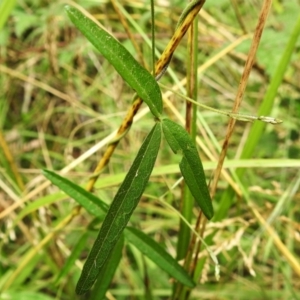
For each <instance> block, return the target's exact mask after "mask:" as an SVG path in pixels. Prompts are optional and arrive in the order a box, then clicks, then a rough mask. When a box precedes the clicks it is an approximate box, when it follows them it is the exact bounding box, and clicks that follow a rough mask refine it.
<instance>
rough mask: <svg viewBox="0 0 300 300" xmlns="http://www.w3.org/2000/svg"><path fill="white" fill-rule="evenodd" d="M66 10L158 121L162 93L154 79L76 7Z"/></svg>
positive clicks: (122, 47) (161, 107) (121, 46)
mask: <svg viewBox="0 0 300 300" xmlns="http://www.w3.org/2000/svg"><path fill="white" fill-rule="evenodd" d="M65 9H66V12H67V13H68V16H69V18H70V19H71V21H72V22H73V23H74V25H75V26H76V27H77V28H78V29H79V30H80V31H81V32H82V34H83V35H84V36H85V37H86V38H87V39H88V40H89V41H90V42H91V43H92V44H93V45H94V46H95V48H96V49H97V50H98V51H99V52H100V53H101V54H102V55H103V56H104V57H105V58H106V59H107V60H108V61H109V62H110V63H111V64H112V65H113V66H114V68H115V69H116V71H117V72H118V73H119V74H120V75H121V76H122V77H123V79H124V80H125V81H126V82H127V83H128V84H129V86H130V87H131V88H132V89H134V90H135V91H136V93H137V94H138V95H139V97H140V98H141V99H143V101H144V102H146V104H147V105H148V106H149V108H150V110H151V112H152V114H153V115H154V116H155V117H157V118H159V116H160V114H161V113H162V109H163V105H162V96H161V91H160V88H159V86H158V84H157V82H156V80H155V78H154V77H153V76H152V75H151V74H150V73H149V72H148V71H147V70H146V69H145V68H143V67H142V66H141V65H140V64H139V63H138V62H137V61H136V60H135V59H134V58H133V56H132V55H131V54H130V53H129V52H128V50H127V49H126V48H125V47H124V46H123V45H121V44H120V43H119V42H118V41H117V40H116V39H115V38H114V37H113V36H111V35H110V34H109V33H108V32H106V31H105V30H103V29H102V28H100V27H99V26H98V25H97V24H96V23H94V22H93V21H92V20H91V19H89V18H87V17H86V16H85V15H83V14H82V13H81V12H80V11H79V10H77V9H76V8H74V7H71V6H66V7H65Z"/></svg>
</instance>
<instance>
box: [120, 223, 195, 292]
mask: <svg viewBox="0 0 300 300" xmlns="http://www.w3.org/2000/svg"><path fill="white" fill-rule="evenodd" d="M125 237H126V239H127V240H128V241H129V242H130V243H132V244H133V245H134V246H135V247H136V248H137V249H139V250H140V251H141V252H142V253H143V254H145V255H146V256H147V257H148V258H150V259H151V260H152V261H153V262H154V263H155V264H157V265H158V266H159V267H160V268H161V269H162V270H164V271H166V272H167V273H168V274H169V275H171V276H172V277H173V278H175V279H177V280H178V281H180V282H181V283H182V284H184V285H186V286H188V287H190V288H193V287H194V286H195V283H194V282H193V280H192V279H191V277H190V276H189V274H188V273H187V272H186V270H184V269H183V267H182V266H181V265H179V263H178V262H177V261H176V260H175V259H174V258H173V257H172V256H171V255H170V254H169V253H167V252H166V251H165V250H164V249H163V248H162V247H161V246H160V245H159V244H158V243H156V242H155V241H154V240H153V239H151V238H150V237H149V236H148V235H146V234H144V233H143V232H141V231H139V230H137V229H135V228H132V227H127V228H126V230H125Z"/></svg>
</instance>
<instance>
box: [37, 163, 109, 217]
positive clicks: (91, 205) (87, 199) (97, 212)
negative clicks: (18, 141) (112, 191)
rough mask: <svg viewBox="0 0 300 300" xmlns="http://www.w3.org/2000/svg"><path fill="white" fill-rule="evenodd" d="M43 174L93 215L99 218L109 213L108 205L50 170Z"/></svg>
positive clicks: (44, 171)
mask: <svg viewBox="0 0 300 300" xmlns="http://www.w3.org/2000/svg"><path fill="white" fill-rule="evenodd" d="M43 174H44V176H45V177H46V178H47V179H48V180H50V181H51V182H52V183H53V184H54V185H56V186H57V187H59V188H60V189H61V190H62V191H64V192H65V193H66V194H67V195H69V196H70V197H71V198H73V199H74V200H75V201H76V202H78V203H79V204H80V205H81V206H83V207H84V208H85V209H86V210H87V211H88V212H89V213H91V214H92V215H94V216H96V217H99V216H103V212H107V210H108V206H107V204H106V203H104V202H103V201H102V200H100V199H99V198H98V197H96V196H95V195H93V194H92V193H90V192H88V191H86V190H85V189H83V188H82V187H80V186H78V185H76V184H74V183H73V182H71V181H69V180H68V179H66V178H63V177H61V176H59V175H58V174H56V173H54V172H52V171H49V170H45V169H44V170H43Z"/></svg>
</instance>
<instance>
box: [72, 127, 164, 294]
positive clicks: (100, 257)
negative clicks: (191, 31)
mask: <svg viewBox="0 0 300 300" xmlns="http://www.w3.org/2000/svg"><path fill="white" fill-rule="evenodd" d="M160 140H161V128H160V125H158V124H156V125H155V126H154V127H153V129H152V130H151V132H150V133H149V135H148V136H147V138H146V139H145V141H144V142H143V144H142V147H141V148H140V150H139V152H138V154H137V156H136V158H135V160H134V162H133V164H132V166H131V168H130V170H129V172H128V173H127V175H126V177H125V179H124V181H123V183H122V184H121V186H120V188H119V190H118V192H117V194H116V196H115V198H114V200H113V202H112V204H111V206H110V208H109V211H108V213H107V215H106V217H105V219H104V221H103V224H102V227H101V229H100V232H99V234H98V237H97V239H96V241H95V243H94V245H93V247H92V250H91V252H90V254H89V256H88V258H87V261H86V263H85V265H84V267H83V270H82V273H81V276H80V278H79V281H78V283H77V287H76V292H77V294H84V293H85V292H86V291H87V290H88V289H90V287H91V286H92V285H93V283H94V281H95V279H96V278H97V276H98V273H99V272H100V270H101V269H102V267H103V265H104V263H105V261H106V260H107V258H108V257H109V254H110V253H111V251H112V249H113V248H114V246H115V244H116V243H117V241H118V240H119V238H120V235H121V234H122V232H123V230H124V228H125V227H126V225H127V223H128V221H129V219H130V217H131V215H132V213H133V211H134V209H135V208H136V206H137V204H138V202H139V200H140V198H141V196H142V194H143V192H144V190H145V187H146V184H147V182H148V180H149V177H150V175H151V172H152V169H153V167H154V163H155V160H156V157H157V153H158V149H159V145H160Z"/></svg>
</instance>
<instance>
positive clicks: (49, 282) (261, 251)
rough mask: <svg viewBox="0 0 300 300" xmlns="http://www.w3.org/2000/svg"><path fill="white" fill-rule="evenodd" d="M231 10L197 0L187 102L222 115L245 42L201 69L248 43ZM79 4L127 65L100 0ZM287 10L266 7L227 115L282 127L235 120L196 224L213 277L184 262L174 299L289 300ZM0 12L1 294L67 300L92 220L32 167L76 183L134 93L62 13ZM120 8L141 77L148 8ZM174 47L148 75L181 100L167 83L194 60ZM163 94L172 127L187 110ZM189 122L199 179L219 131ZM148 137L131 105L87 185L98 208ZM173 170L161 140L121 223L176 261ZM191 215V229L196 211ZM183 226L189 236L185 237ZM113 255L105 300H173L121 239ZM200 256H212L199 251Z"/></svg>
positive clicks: (22, 5)
mask: <svg viewBox="0 0 300 300" xmlns="http://www.w3.org/2000/svg"><path fill="white" fill-rule="evenodd" d="M177 2H178V1H177ZM177 2H176V3H175V2H174V1H172V2H170V3H167V2H166V3H164V4H162V5H160V6H157V7H155V11H156V15H155V20H156V27H155V30H156V47H157V49H156V53H161V52H162V51H163V49H164V47H165V46H166V45H167V43H168V41H169V39H170V38H171V36H172V34H173V32H174V29H175V25H176V21H177V19H178V17H179V15H180V13H181V12H182V10H183V9H184V7H185V3H181V2H180V3H179V2H178V3H177ZM3 3H4V2H3ZM7 3H9V1H8V2H7ZM233 3H235V1H219V2H218V4H216V3H215V2H213V1H210V0H207V2H206V3H205V5H204V10H205V11H204V12H201V13H200V16H199V21H198V35H197V39H198V45H197V47H198V63H197V67H198V68H199V72H198V76H199V77H198V81H197V94H198V96H197V101H199V102H201V103H203V104H205V105H210V106H212V107H214V108H218V109H222V110H225V111H231V109H232V105H233V100H234V97H235V94H236V92H237V89H238V84H239V80H240V78H241V74H242V71H243V66H244V63H245V57H246V55H247V52H248V49H249V45H250V39H249V38H248V39H245V40H244V41H243V42H241V43H240V44H239V45H238V46H237V47H235V48H234V49H233V50H232V51H230V52H229V53H227V54H225V55H222V56H221V57H218V58H217V59H216V60H215V61H214V62H212V60H213V59H214V58H215V57H216V55H218V53H220V52H221V51H222V50H223V49H225V48H226V47H228V46H229V45H231V44H232V43H233V42H234V41H235V40H236V39H238V38H239V37H241V36H243V35H244V34H245V32H244V31H243V28H244V30H246V31H247V32H249V33H253V31H254V29H255V26H256V22H257V17H258V15H259V11H260V6H259V5H260V4H258V3H257V2H253V1H251V2H249V3H248V2H247V3H244V2H243V4H241V3H240V2H239V4H238V5H239V6H238V7H237V9H238V12H239V15H238V14H237V11H235V10H234V7H233ZM79 4H80V5H82V6H83V7H84V8H85V9H87V10H88V11H90V12H91V13H92V14H93V15H94V16H95V17H96V18H97V19H98V21H99V22H101V23H102V24H103V25H104V27H106V28H107V29H109V31H110V32H112V33H113V35H114V36H116V37H117V38H118V40H119V41H120V42H121V43H122V44H123V45H124V46H125V47H126V48H127V49H128V50H129V51H130V53H131V54H133V55H134V57H135V58H136V59H138V60H139V58H138V57H139V56H138V54H137V53H136V50H135V48H134V47H133V45H132V43H131V42H130V40H129V39H128V38H127V36H126V33H125V29H124V27H123V25H122V24H121V22H120V21H119V18H118V16H117V14H116V12H115V10H114V8H113V6H112V4H111V3H110V2H109V1H107V2H101V3H100V2H99V3H95V2H85V1H79ZM167 4H168V5H169V6H172V8H170V7H169V6H167ZM297 9H298V3H297V1H282V2H278V1H275V2H274V3H273V6H272V9H271V12H270V14H269V16H268V21H267V25H266V28H265V31H264V33H263V35H262V41H261V44H260V47H259V50H258V53H257V61H256V63H255V64H254V67H253V70H252V72H251V76H250V80H249V82H248V85H247V89H246V93H245V95H244V99H243V102H242V106H241V108H240V112H243V113H247V114H253V115H262V114H263V115H265V114H268V115H271V116H273V117H276V118H280V119H282V120H283V123H282V124H280V125H276V126H273V125H270V124H267V125H266V124H263V123H258V122H256V123H254V124H251V123H245V122H240V121H237V123H236V126H235V130H234V132H233V136H232V138H231V139H230V142H229V149H228V152H227V159H226V161H225V167H226V169H225V171H224V173H223V176H222V177H221V179H220V180H219V182H218V188H217V191H216V195H215V197H214V199H213V205H214V210H215V217H214V219H213V221H210V222H207V225H206V230H205V233H204V237H206V241H207V243H208V245H209V247H210V249H211V251H213V252H214V253H215V254H216V256H217V258H218V261H219V264H220V270H221V274H220V275H221V278H220V281H219V282H217V281H216V279H215V275H214V272H215V270H214V263H213V262H212V260H211V259H210V258H208V259H206V260H205V261H203V260H202V262H203V264H204V266H203V268H202V266H201V264H200V263H199V264H198V266H197V270H196V274H199V275H197V277H196V283H197V286H196V287H195V288H194V289H193V290H192V293H191V294H190V295H189V294H188V293H187V295H188V296H190V297H189V299H300V294H299V276H300V275H299V273H298V274H297V257H298V256H299V251H300V247H299V238H298V235H297V234H298V231H299V209H300V207H299V203H300V201H299V200H300V199H299V184H300V182H299V175H300V174H299V166H300V159H299V154H300V136H299V127H300V121H299V120H300V96H299V95H300V93H299V84H298V81H299V80H298V79H299V76H300V75H299V64H298V61H299V57H300V53H299V37H298V35H299V33H297V32H299V30H297V29H295V28H296V27H295V26H296V24H297V22H298V23H299V21H298V20H299V18H298V10H299V9H298V10H297ZM0 11H1V12H2V10H0ZM3 12H4V13H2V14H1V13H0V25H1V24H3V27H2V29H1V31H0V51H1V55H0V60H1V64H0V74H1V76H0V83H1V87H2V88H1V92H0V125H1V128H0V130H1V131H0V134H1V135H0V140H1V144H0V145H1V149H0V220H1V221H0V226H1V227H0V299H27V298H30V299H32V298H35V299H83V298H80V297H79V296H77V295H76V294H75V286H76V283H77V280H78V278H79V276H80V273H81V269H82V267H83V263H84V261H85V259H86V257H87V254H88V252H89V251H90V250H91V247H92V245H93V243H94V241H95V239H96V236H97V232H98V229H99V227H100V221H99V220H97V219H96V218H94V217H93V215H92V214H90V213H88V212H87V211H85V210H84V209H82V210H81V211H80V214H79V215H77V216H75V215H74V216H73V215H71V212H73V209H74V207H75V206H76V202H75V201H74V200H73V199H70V198H69V197H68V196H66V195H64V194H63V193H62V192H60V191H59V190H58V189H57V188H56V187H55V186H53V185H51V184H50V183H49V182H48V181H47V180H46V178H45V177H44V176H43V175H42V172H41V170H42V169H45V168H47V169H50V170H54V171H56V172H59V171H62V172H61V173H60V174H61V175H62V176H65V177H66V178H67V179H69V180H71V181H72V182H74V183H76V184H78V185H81V186H85V185H86V183H87V181H88V179H89V177H90V175H91V174H92V172H93V170H94V168H95V167H96V165H97V163H98V161H99V159H100V158H101V156H102V155H103V153H104V151H105V149H106V144H107V142H108V141H109V139H110V138H111V137H112V136H113V135H111V134H112V133H113V132H114V131H115V130H117V129H118V127H119V125H120V124H121V122H122V119H123V117H124V116H125V113H126V111H127V109H128V108H129V107H130V105H131V100H132V96H133V94H134V92H133V91H132V90H131V88H130V87H129V86H128V85H127V84H126V83H125V82H124V81H123V80H122V79H121V77H120V76H119V75H118V74H117V73H116V71H115V70H114V69H113V67H112V66H111V65H110V64H109V63H108V62H107V61H106V60H105V59H104V58H103V57H102V56H101V55H100V54H99V53H98V52H97V51H96V50H95V49H94V48H93V46H92V45H91V44H90V43H89V42H88V41H87V40H86V39H85V38H84V37H83V36H82V35H81V34H80V32H79V31H78V30H77V29H76V28H75V27H74V26H73V25H72V24H71V22H70V21H69V19H68V17H67V15H66V13H65V12H64V4H63V3H62V2H59V1H53V2H51V4H49V3H47V2H45V1H42V0H36V1H27V2H25V1H17V3H16V4H15V6H14V7H13V6H11V7H8V6H7V8H6V9H5V10H3ZM121 12H122V13H123V14H124V16H125V19H126V20H127V21H128V23H129V26H130V27H129V28H130V31H131V33H132V34H134V37H135V40H136V42H137V44H138V47H139V48H140V51H141V53H142V56H143V59H144V62H145V63H146V65H147V66H151V64H152V63H151V52H152V51H151V49H150V45H151V37H150V33H151V16H150V4H149V3H148V2H145V1H136V2H129V1H128V2H124V3H123V2H122V9H121ZM125 12H126V14H125ZM29 20H30V21H29ZM293 32H294V33H293ZM293 34H294V44H293V42H292V39H293ZM297 34H298V35H297ZM186 43H187V38H184V39H183V41H182V42H181V44H180V45H179V47H178V49H177V50H176V52H175V54H174V56H173V60H172V62H171V64H170V68H169V71H168V72H167V74H166V75H165V76H164V77H163V78H162V79H161V82H162V83H163V84H164V85H167V86H168V87H170V88H172V89H174V90H177V91H179V92H184V89H185V88H186V85H184V87H183V88H182V87H181V88H178V86H177V84H178V82H180V81H181V80H184V78H185V77H186V76H187V74H186V71H187V70H190V67H191V65H190V64H191V63H192V62H189V63H188V62H187V60H186V57H187V55H188V54H187V49H188V47H187V44H186ZM295 45H296V46H295ZM289 56H291V57H289ZM156 59H157V58H156ZM139 62H140V63H141V61H139ZM209 62H212V63H211V64H210V65H209V66H207V67H205V66H206V64H208V63H209ZM203 66H204V67H203ZM150 68H151V67H149V69H150ZM162 92H163V94H164V95H163V100H164V110H165V114H166V115H167V116H168V117H169V118H171V119H172V120H174V121H176V122H177V123H179V124H182V125H184V120H185V102H184V100H183V99H182V98H181V97H179V96H177V95H176V94H173V93H170V92H168V91H166V90H165V89H163V88H162ZM196 117H197V123H196V136H197V139H196V140H197V143H198V150H199V153H200V156H201V158H202V162H203V165H204V169H205V171H206V177H207V182H209V181H210V179H211V178H212V176H213V171H214V168H215V167H216V163H215V161H216V160H217V159H218V156H219V153H220V149H221V147H222V143H223V141H224V138H225V132H226V128H227V124H228V121H229V120H228V118H227V117H225V116H221V115H217V114H215V113H213V112H210V111H206V110H203V109H198V111H197V115H196ZM152 127H153V117H152V116H151V115H150V114H149V112H148V109H147V107H146V105H145V104H143V106H142V107H141V109H140V110H139V112H138V114H137V116H136V118H135V121H134V124H133V125H132V127H131V129H130V131H129V133H128V134H127V135H126V137H125V138H124V139H123V140H122V141H121V142H120V144H119V145H118V147H117V149H116V151H115V152H114V154H113V156H112V157H111V160H110V162H109V165H108V166H107V167H106V168H105V170H104V171H103V173H102V174H101V175H100V178H99V180H98V181H97V183H96V185H95V189H94V191H93V192H94V194H95V195H96V196H98V197H99V198H101V199H102V200H103V201H104V202H106V203H107V204H110V203H111V201H112V199H113V198H114V196H115V194H116V192H117V190H118V187H119V186H120V185H121V183H122V181H123V178H124V176H125V174H126V173H127V172H128V170H129V168H130V166H131V163H132V162H133V160H134V158H135V156H136V154H137V152H138V150H139V148H140V146H141V144H142V142H143V140H144V139H145V137H146V136H147V134H148V132H149V131H150V130H151V128H152ZM1 136H2V137H1ZM5 142H6V143H5ZM9 154H10V155H11V156H9ZM9 157H10V158H11V160H10V159H9ZM179 161H180V160H179V158H177V157H176V156H174V155H172V152H171V150H169V148H168V147H167V144H166V142H165V141H163V142H162V144H161V147H160V152H159V156H158V158H157V161H156V165H155V168H154V171H153V173H152V176H151V177H150V182H149V184H148V186H147V188H146V191H145V193H144V195H143V196H142V198H141V200H140V203H139V205H138V206H137V209H136V210H135V211H134V213H133V215H132V217H131V219H130V226H132V227H135V228H138V229H140V230H142V231H143V232H144V233H145V234H147V235H149V236H150V237H151V238H153V239H154V240H155V241H156V242H158V243H159V244H160V245H161V246H162V247H163V248H164V249H165V250H166V251H167V252H168V253H169V254H171V255H172V256H173V257H176V256H177V255H178V248H180V246H181V244H178V236H179V235H180V234H182V231H181V230H182V229H181V228H180V226H179V224H180V214H181V212H180V200H181V199H182V197H183V196H182V195H181V186H180V184H179V185H178V183H177V181H178V179H179V178H180V172H179V168H178V163H179ZM188 206H189V209H191V220H190V226H191V228H193V227H194V226H195V222H196V219H197V217H198V215H199V208H198V207H197V206H196V205H195V206H192V205H191V204H188ZM69 218H70V219H72V221H71V223H68V222H67V221H68V220H70V219H69ZM266 224H269V227H266V226H267V225H266ZM191 228H190V227H189V226H187V230H188V233H189V234H192V229H191ZM276 237H278V238H279V242H278V240H276ZM45 238H46V240H45ZM280 241H281V242H282V243H283V245H284V246H285V247H284V248H282V247H281V246H282V244H281V243H280ZM36 247H38V251H36V249H37V248H36ZM118 247H119V248H118V249H116V250H115V251H116V253H117V254H116V257H118V256H120V255H121V259H120V263H119V266H118V267H117V269H116V272H115V273H114V274H112V275H113V280H112V282H111V283H110V284H109V283H103V286H105V285H106V284H109V289H108V294H107V298H108V299H145V298H147V299H169V298H170V297H171V295H172V288H173V287H172V282H170V277H169V275H168V274H167V273H165V272H164V271H162V270H161V269H160V268H158V267H157V265H156V264H154V263H153V262H152V261H151V260H149V259H148V258H147V257H146V256H143V255H142V254H141V252H140V251H139V250H138V249H137V248H136V247H134V246H133V244H130V243H129V242H128V241H127V240H126V239H125V246H124V247H123V250H122V252H121V254H120V251H121V250H120V248H121V246H120V245H119V244H118ZM183 252H184V251H183ZM201 255H202V256H204V257H209V256H208V253H207V251H206V250H205V249H204V248H203V249H202V251H201ZM293 258H294V259H296V261H293ZM117 262H118V261H113V262H112V263H115V264H116V265H117ZM298 264H299V261H298ZM111 268H114V267H111ZM62 270H63V271H62ZM298 271H299V270H298ZM254 275H255V276H254ZM98 292H99V291H98ZM98 292H97V289H95V290H94V291H93V292H91V293H90V294H88V296H86V297H87V298H85V299H93V298H94V299H96V298H95V297H96V296H95V295H97V293H98ZM21 295H22V297H23V298H21ZM181 295H182V294H181ZM188 296H186V298H188ZM26 297H27V298H26ZM180 299H185V298H183V297H182V298H180Z"/></svg>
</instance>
